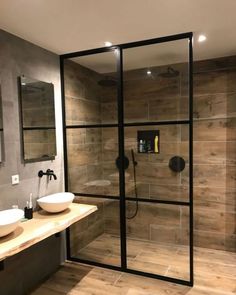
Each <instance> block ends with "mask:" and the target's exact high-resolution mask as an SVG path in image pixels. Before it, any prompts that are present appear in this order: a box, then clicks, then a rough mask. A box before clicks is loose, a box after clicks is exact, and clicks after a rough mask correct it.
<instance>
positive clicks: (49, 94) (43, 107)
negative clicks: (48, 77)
mask: <svg viewBox="0 0 236 295" xmlns="http://www.w3.org/2000/svg"><path fill="white" fill-rule="evenodd" d="M19 86H20V113H21V129H22V140H23V145H22V150H23V159H24V161H25V162H36V161H46V160H53V159H55V156H56V127H55V108H54V86H53V84H52V83H47V82H43V81H39V80H35V79H32V78H28V77H25V76H21V77H20V78H19Z"/></svg>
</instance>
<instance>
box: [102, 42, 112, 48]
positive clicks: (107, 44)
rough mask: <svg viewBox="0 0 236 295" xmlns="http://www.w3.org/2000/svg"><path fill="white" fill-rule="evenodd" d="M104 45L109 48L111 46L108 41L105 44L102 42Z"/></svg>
mask: <svg viewBox="0 0 236 295" xmlns="http://www.w3.org/2000/svg"><path fill="white" fill-rule="evenodd" d="M104 44H105V46H106V47H110V46H111V45H112V43H111V42H110V41H106V42H104Z"/></svg>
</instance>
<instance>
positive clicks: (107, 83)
mask: <svg viewBox="0 0 236 295" xmlns="http://www.w3.org/2000/svg"><path fill="white" fill-rule="evenodd" d="M116 84H117V81H116V79H115V78H113V77H110V76H105V77H104V78H103V79H101V80H99V81H98V85H100V86H103V87H112V86H116Z"/></svg>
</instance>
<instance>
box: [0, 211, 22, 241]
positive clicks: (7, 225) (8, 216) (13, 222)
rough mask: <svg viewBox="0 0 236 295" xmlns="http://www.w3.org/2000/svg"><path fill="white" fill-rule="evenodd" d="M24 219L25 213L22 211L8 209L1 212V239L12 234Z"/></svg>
mask: <svg viewBox="0 0 236 295" xmlns="http://www.w3.org/2000/svg"><path fill="white" fill-rule="evenodd" d="M23 217H24V211H23V210H21V209H8V210H3V211H0V237H4V236H6V235H9V234H10V233H12V232H13V231H14V230H15V229H16V228H17V226H18V224H19V223H20V220H21V219H22V218H23Z"/></svg>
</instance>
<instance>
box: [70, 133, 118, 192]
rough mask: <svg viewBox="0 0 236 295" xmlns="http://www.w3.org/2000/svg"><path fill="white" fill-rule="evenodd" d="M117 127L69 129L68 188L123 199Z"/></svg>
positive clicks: (73, 190)
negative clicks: (121, 197) (121, 194)
mask: <svg viewBox="0 0 236 295" xmlns="http://www.w3.org/2000/svg"><path fill="white" fill-rule="evenodd" d="M117 137H118V134H117V128H111V127H105V128H99V127H97V128H71V129H67V157H68V188H69V190H70V191H72V192H74V193H79V194H83V193H84V194H92V195H102V196H104V197H105V196H119V173H118V169H117V167H116V161H115V159H116V158H117V156H118V144H117V142H118V139H117Z"/></svg>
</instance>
